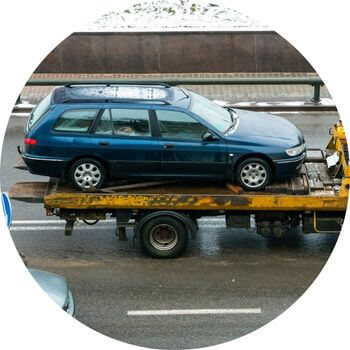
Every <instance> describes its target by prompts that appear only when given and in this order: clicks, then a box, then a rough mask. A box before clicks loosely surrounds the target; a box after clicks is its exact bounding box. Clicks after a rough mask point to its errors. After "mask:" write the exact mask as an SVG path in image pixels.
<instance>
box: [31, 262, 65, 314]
mask: <svg viewBox="0 0 350 350" xmlns="http://www.w3.org/2000/svg"><path fill="white" fill-rule="evenodd" d="M28 270H29V272H30V273H31V275H32V276H33V277H34V279H35V281H36V282H37V283H38V284H39V286H40V287H41V288H42V289H43V290H44V292H46V294H48V295H49V297H50V298H51V299H52V300H53V301H54V302H55V303H56V304H57V305H58V306H59V307H60V308H61V309H62V308H63V307H64V306H65V305H66V304H67V303H68V301H69V288H68V284H67V281H66V279H65V278H64V277H62V276H59V275H55V274H54V273H50V272H45V271H40V270H36V269H31V268H30V269H28Z"/></svg>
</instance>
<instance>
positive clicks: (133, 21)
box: [87, 0, 268, 32]
mask: <svg viewBox="0 0 350 350" xmlns="http://www.w3.org/2000/svg"><path fill="white" fill-rule="evenodd" d="M267 29H268V27H267V26H264V25H262V24H260V23H258V22H257V21H255V20H253V19H252V18H250V17H248V16H246V15H244V14H243V13H241V12H239V11H237V10H234V9H231V8H227V7H223V6H219V5H217V4H215V3H211V2H208V3H207V4H205V5H204V3H198V2H195V1H193V0H155V1H148V2H140V3H137V4H133V5H132V6H130V7H129V8H127V9H125V10H123V11H119V12H115V11H111V12H109V13H106V14H105V15H103V16H101V17H100V18H98V19H97V20H96V21H94V22H93V23H90V24H88V27H87V30H88V31H91V32H96V31H111V32H123V31H124V32H126V31H133V32H136V31H143V32H144V31H157V32H159V31H191V30H198V31H232V30H237V31H240V30H241V31H242V30H251V31H253V30H267Z"/></svg>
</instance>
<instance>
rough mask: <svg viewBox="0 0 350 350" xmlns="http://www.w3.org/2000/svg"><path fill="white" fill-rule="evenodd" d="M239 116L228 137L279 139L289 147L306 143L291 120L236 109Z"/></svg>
mask: <svg viewBox="0 0 350 350" xmlns="http://www.w3.org/2000/svg"><path fill="white" fill-rule="evenodd" d="M234 112H235V113H236V114H237V115H238V117H239V123H238V126H237V128H236V130H235V132H234V133H232V134H227V137H228V138H233V137H234V138H236V137H239V138H246V137H247V138H249V140H252V138H255V139H256V141H262V142H264V143H274V142H275V141H278V143H279V144H281V145H282V144H283V145H284V146H287V147H294V146H297V145H300V144H301V143H304V138H303V135H302V133H301V132H300V130H299V129H298V128H297V127H296V126H295V125H294V124H293V123H291V122H290V121H288V120H287V119H284V118H282V117H277V116H275V115H271V114H267V113H261V112H252V111H245V110H241V109H234Z"/></svg>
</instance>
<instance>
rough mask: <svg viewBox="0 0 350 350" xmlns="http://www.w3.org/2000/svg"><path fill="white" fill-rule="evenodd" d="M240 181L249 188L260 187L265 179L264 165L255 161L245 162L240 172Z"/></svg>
mask: <svg viewBox="0 0 350 350" xmlns="http://www.w3.org/2000/svg"><path fill="white" fill-rule="evenodd" d="M240 177H241V181H242V182H243V183H244V184H245V185H246V186H248V187H250V188H256V187H260V186H262V185H264V184H265V182H266V180H267V172H266V169H265V167H264V166H263V165H262V164H260V163H257V162H253V163H248V164H246V165H245V166H244V167H243V168H242V170H241V173H240Z"/></svg>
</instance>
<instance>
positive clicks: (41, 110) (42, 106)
mask: <svg viewBox="0 0 350 350" xmlns="http://www.w3.org/2000/svg"><path fill="white" fill-rule="evenodd" d="M50 101H51V94H49V95H47V96H46V97H45V98H44V99H43V100H42V101H41V102H40V103H39V104H38V105H37V106H36V107H35V108H34V109H33V111H32V113H31V114H30V116H29V119H28V123H27V131H29V130H30V129H31V128H32V127H33V126H34V125H35V124H36V123H37V122H38V121H39V119H40V118H41V117H42V116H43V115H44V114H46V113H47V112H48V111H49V110H50Z"/></svg>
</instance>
